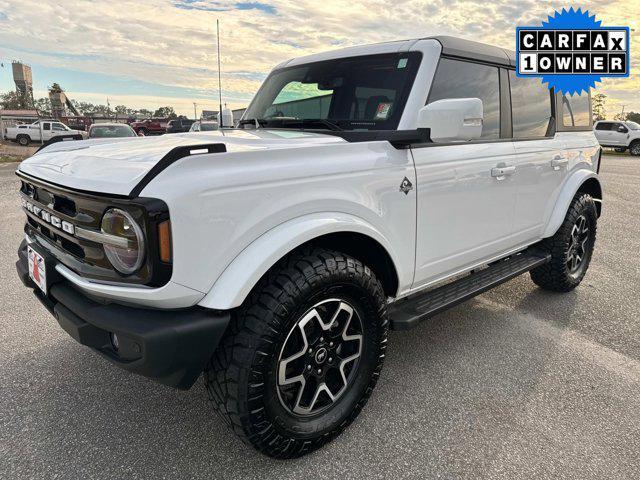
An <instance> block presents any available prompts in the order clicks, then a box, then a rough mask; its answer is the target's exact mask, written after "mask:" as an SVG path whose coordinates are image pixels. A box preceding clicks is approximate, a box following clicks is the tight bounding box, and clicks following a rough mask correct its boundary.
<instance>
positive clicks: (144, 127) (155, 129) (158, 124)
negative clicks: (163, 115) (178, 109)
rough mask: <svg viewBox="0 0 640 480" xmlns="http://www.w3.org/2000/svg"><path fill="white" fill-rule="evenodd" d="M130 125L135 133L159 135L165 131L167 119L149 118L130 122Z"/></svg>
mask: <svg viewBox="0 0 640 480" xmlns="http://www.w3.org/2000/svg"><path fill="white" fill-rule="evenodd" d="M130 125H131V128H133V129H134V130H135V132H136V133H137V134H142V135H161V134H163V133H165V131H166V127H167V121H166V120H160V119H155V118H151V119H147V120H142V121H140V122H131V123H130Z"/></svg>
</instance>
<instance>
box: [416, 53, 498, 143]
mask: <svg viewBox="0 0 640 480" xmlns="http://www.w3.org/2000/svg"><path fill="white" fill-rule="evenodd" d="M498 78H499V77H498V68H497V67H490V66H488V65H481V64H479V63H471V62H464V61H460V60H452V59H449V58H441V59H440V63H439V64H438V69H437V70H436V74H435V77H434V79H433V84H432V85H431V92H430V93H429V100H428V102H427V103H432V102H435V101H436V100H444V99H446V98H479V99H480V100H482V109H483V112H484V122H483V125H482V136H481V138H484V139H492V138H499V137H500V84H499V79H498Z"/></svg>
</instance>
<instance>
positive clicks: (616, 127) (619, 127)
mask: <svg viewBox="0 0 640 480" xmlns="http://www.w3.org/2000/svg"><path fill="white" fill-rule="evenodd" d="M611 130H613V131H614V132H619V133H627V132H629V129H628V128H627V127H625V126H624V124H622V123H616V124H614V125H613V127H611Z"/></svg>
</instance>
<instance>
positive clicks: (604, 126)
mask: <svg viewBox="0 0 640 480" xmlns="http://www.w3.org/2000/svg"><path fill="white" fill-rule="evenodd" d="M596 130H611V124H610V123H603V122H600V123H599V124H597V125H596Z"/></svg>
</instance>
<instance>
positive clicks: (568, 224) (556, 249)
mask: <svg viewBox="0 0 640 480" xmlns="http://www.w3.org/2000/svg"><path fill="white" fill-rule="evenodd" d="M581 217H584V218H585V219H586V225H587V226H588V229H589V232H588V235H589V237H588V241H587V242H586V243H585V247H586V248H585V253H584V258H583V259H582V263H581V264H580V267H579V268H578V270H576V271H575V272H572V271H571V268H570V266H569V264H568V258H569V256H570V255H571V245H572V231H573V230H574V227H575V226H576V224H577V222H578V221H579V220H580V218H581ZM597 220H598V213H597V209H596V204H595V202H594V200H593V198H592V197H591V195H589V194H587V193H583V192H578V193H577V194H576V195H575V197H573V200H572V202H571V205H570V206H569V210H568V211H567V215H566V217H565V219H564V222H563V223H562V225H561V226H560V229H559V230H558V231H557V232H556V234H555V235H553V236H552V237H550V238H547V239H545V240H543V241H542V242H541V243H540V244H539V245H538V246H539V248H540V250H542V251H543V252H546V253H550V254H551V261H550V262H548V263H546V264H544V265H541V266H540V267H537V268H534V269H533V270H531V272H530V274H531V280H533V282H534V283H535V284H536V285H538V286H539V287H541V288H544V289H545V290H552V291H555V292H569V291H571V290H573V289H574V288H576V287H577V286H578V285H580V282H582V279H583V278H584V275H585V274H586V272H587V269H588V268H589V263H590V262H591V255H592V254H593V247H594V245H595V240H596V229H597Z"/></svg>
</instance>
